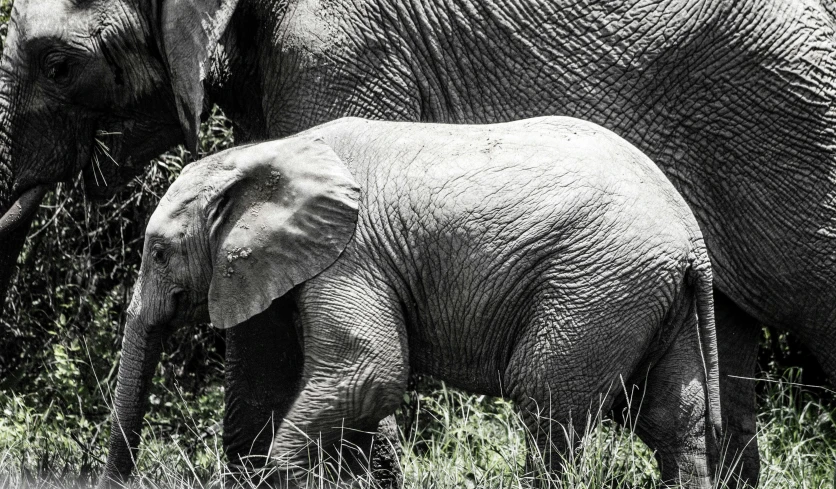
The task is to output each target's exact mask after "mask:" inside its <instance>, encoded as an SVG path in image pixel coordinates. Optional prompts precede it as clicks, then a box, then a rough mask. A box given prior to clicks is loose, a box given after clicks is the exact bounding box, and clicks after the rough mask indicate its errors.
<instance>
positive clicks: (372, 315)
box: [271, 279, 408, 482]
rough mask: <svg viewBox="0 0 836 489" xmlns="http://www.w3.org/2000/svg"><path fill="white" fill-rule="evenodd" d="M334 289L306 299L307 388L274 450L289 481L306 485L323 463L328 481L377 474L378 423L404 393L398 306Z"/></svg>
mask: <svg viewBox="0 0 836 489" xmlns="http://www.w3.org/2000/svg"><path fill="white" fill-rule="evenodd" d="M318 281H320V282H322V281H323V280H322V279H318ZM336 285H337V286H333V287H329V286H320V287H313V286H311V287H306V288H305V290H303V292H301V294H300V295H301V298H300V300H299V307H300V320H301V324H302V331H303V336H304V340H303V343H304V350H305V366H304V371H303V377H302V388H301V390H300V393H299V396H298V397H297V398H296V401H295V402H294V403H293V405H292V406H291V408H290V412H289V413H288V415H287V417H286V418H285V419H284V421H283V422H282V423H281V425H280V426H279V429H278V431H277V432H276V436H275V438H274V440H273V446H272V450H271V457H272V458H273V460H274V461H275V462H277V463H278V468H279V470H281V471H284V474H285V476H286V478H292V479H297V480H298V479H299V478H300V477H302V478H305V477H308V475H307V474H306V471H307V470H309V469H310V468H311V467H313V465H314V464H315V463H317V462H318V463H323V462H325V463H327V464H328V465H330V466H331V467H332V470H328V471H325V472H324V473H330V474H335V473H339V474H341V475H342V473H344V472H349V473H353V474H354V475H362V474H363V473H364V472H367V471H369V470H371V468H370V464H369V460H370V458H371V453H370V451H371V448H372V440H373V437H374V433H375V432H376V431H377V426H378V422H379V421H380V420H381V419H383V418H384V417H386V416H387V415H389V414H392V413H393V412H394V411H395V409H396V408H397V407H398V405H399V404H400V400H401V398H402V396H403V393H404V391H405V390H406V381H407V376H408V360H407V348H406V332H405V328H404V322H403V318H402V316H401V314H400V310H399V309H398V308H397V306H396V303H393V302H392V301H391V299H390V298H388V297H386V296H385V295H383V294H373V293H371V292H370V290H371V288H370V287H368V286H365V287H363V288H359V287H355V286H346V284H336ZM323 289H324V290H323ZM321 473H323V472H322V471H319V470H317V471H316V474H321ZM303 480H304V479H303ZM300 482H301V481H300Z"/></svg>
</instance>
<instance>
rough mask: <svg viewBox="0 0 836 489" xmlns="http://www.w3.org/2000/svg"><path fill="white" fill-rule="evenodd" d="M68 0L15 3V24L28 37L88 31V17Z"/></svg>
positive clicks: (26, 0) (38, 0)
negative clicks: (81, 14)
mask: <svg viewBox="0 0 836 489" xmlns="http://www.w3.org/2000/svg"><path fill="white" fill-rule="evenodd" d="M77 9H78V7H75V6H74V5H73V4H72V2H69V1H68V0H25V1H18V2H15V4H14V14H13V17H14V18H15V26H16V28H17V29H18V30H20V33H21V34H22V35H24V36H25V37H26V38H27V39H38V38H42V37H50V36H59V37H60V36H62V35H63V34H68V33H70V32H73V31H79V32H80V33H82V34H85V33H87V19H86V18H85V17H83V16H79V15H76V13H75V12H72V11H73V10H77Z"/></svg>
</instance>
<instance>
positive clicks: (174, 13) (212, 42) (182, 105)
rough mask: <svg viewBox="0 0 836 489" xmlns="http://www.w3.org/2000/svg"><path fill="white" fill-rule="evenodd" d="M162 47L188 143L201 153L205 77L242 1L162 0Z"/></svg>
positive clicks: (193, 151) (192, 148) (187, 144)
mask: <svg viewBox="0 0 836 489" xmlns="http://www.w3.org/2000/svg"><path fill="white" fill-rule="evenodd" d="M159 1H160V2H162V5H161V6H160V7H158V8H159V18H160V33H159V35H160V36H161V40H162V42H161V47H162V52H163V55H164V57H165V61H166V65H167V66H168V72H169V75H170V77H171V83H172V86H173V89H174V97H175V101H176V104H177V115H178V117H179V118H180V125H181V127H182V128H183V134H184V135H185V137H186V146H187V148H188V150H189V151H191V152H192V154H193V155H197V141H198V130H199V129H200V114H201V112H203V80H204V79H206V73H207V72H208V70H209V68H210V66H209V65H210V62H211V60H210V59H209V58H210V56H211V55H212V52H213V51H214V49H215V47H216V46H217V45H218V41H219V40H220V38H221V36H222V35H223V33H224V31H225V30H226V27H227V25H228V24H229V20H230V19H231V18H232V13H233V12H234V11H235V7H236V5H237V4H238V0H159Z"/></svg>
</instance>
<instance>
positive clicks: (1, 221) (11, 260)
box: [0, 76, 47, 312]
mask: <svg viewBox="0 0 836 489" xmlns="http://www.w3.org/2000/svg"><path fill="white" fill-rule="evenodd" d="M11 86H12V85H11V84H10V83H9V81H8V79H7V77H5V76H3V77H2V78H0V312H2V309H3V304H4V303H5V299H6V292H7V289H8V286H9V283H10V281H11V278H12V275H13V274H14V270H15V264H16V263H17V257H18V255H19V254H20V250H21V249H22V248H23V243H24V241H25V240H26V235H27V234H28V232H29V226H30V225H31V224H32V219H33V218H34V217H35V211H37V210H38V206H39V204H40V203H41V199H43V196H44V194H45V193H46V191H47V186H45V185H37V186H35V187H32V188H29V189H15V188H14V173H13V171H14V168H13V166H14V165H13V161H12V151H11V149H12V148H11V141H13V134H12V129H11V128H12V126H13V121H12V117H11V116H12V110H11V107H10V105H9V101H10V100H13V99H14V97H13V95H12V94H11V93H10V87H11ZM20 190H23V193H22V194H20V195H14V194H13V192H19V191H20Z"/></svg>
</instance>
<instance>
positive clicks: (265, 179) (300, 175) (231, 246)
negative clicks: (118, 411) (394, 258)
mask: <svg viewBox="0 0 836 489" xmlns="http://www.w3.org/2000/svg"><path fill="white" fill-rule="evenodd" d="M223 158H224V159H225V160H226V161H223V162H222V165H223V166H224V167H225V169H226V170H228V171H229V174H230V175H231V178H230V179H229V180H228V181H227V183H225V184H224V185H223V188H222V189H219V192H218V193H217V194H216V195H214V196H212V197H210V200H209V203H208V206H207V223H208V232H209V242H210V248H211V250H212V253H213V255H214V258H213V259H214V264H213V270H212V280H211V284H210V287H209V315H210V317H211V319H212V324H214V325H215V326H216V327H218V328H229V327H231V326H234V325H236V324H239V323H241V322H243V321H245V320H247V319H249V318H250V317H252V316H254V315H256V314H258V313H260V312H262V311H264V310H265V309H267V307H269V306H270V304H271V303H272V302H273V300H274V299H276V298H278V297H280V296H282V295H284V294H285V293H287V291H289V290H290V289H291V288H292V287H294V286H296V285H298V284H300V283H302V282H304V281H306V280H308V279H310V278H312V277H314V276H316V275H317V274H319V273H320V272H321V271H323V270H325V269H326V268H328V267H329V266H330V265H331V264H332V263H334V261H336V260H337V258H338V257H339V256H340V254H341V253H342V251H343V249H345V247H346V245H347V244H348V242H349V240H350V239H351V237H352V236H353V235H354V228H355V226H356V223H357V212H358V206H359V197H360V189H359V187H358V186H357V182H355V181H354V178H353V177H352V176H351V173H350V172H349V171H348V168H346V167H345V165H344V164H343V163H342V161H341V160H340V158H339V157H338V156H337V154H336V153H334V151H333V150H332V149H331V147H330V146H328V145H327V144H326V143H325V142H323V141H321V140H311V139H306V138H303V137H295V138H291V139H286V140H280V141H273V142H268V143H262V144H257V145H253V146H248V147H245V148H241V149H239V150H232V151H230V152H229V153H227V154H226V155H225V156H224V157H223Z"/></svg>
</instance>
